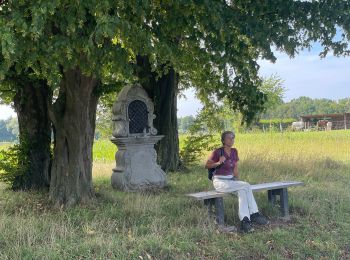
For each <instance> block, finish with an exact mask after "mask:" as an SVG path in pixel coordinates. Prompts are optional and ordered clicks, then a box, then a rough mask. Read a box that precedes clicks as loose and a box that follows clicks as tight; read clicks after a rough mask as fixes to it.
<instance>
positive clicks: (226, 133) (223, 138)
mask: <svg viewBox="0 0 350 260" xmlns="http://www.w3.org/2000/svg"><path fill="white" fill-rule="evenodd" d="M229 134H230V135H233V137H235V133H234V132H233V131H225V132H223V133H222V134H221V142H222V144H225V138H226V135H229Z"/></svg>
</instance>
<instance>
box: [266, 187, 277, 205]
mask: <svg viewBox="0 0 350 260" xmlns="http://www.w3.org/2000/svg"><path fill="white" fill-rule="evenodd" d="M267 199H268V201H269V203H270V204H271V206H274V205H275V203H276V193H275V192H274V190H268V191H267Z"/></svg>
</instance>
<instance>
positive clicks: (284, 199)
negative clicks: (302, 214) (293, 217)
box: [267, 188, 290, 220]
mask: <svg viewBox="0 0 350 260" xmlns="http://www.w3.org/2000/svg"><path fill="white" fill-rule="evenodd" d="M276 195H278V196H279V198H280V201H279V204H280V210H281V215H282V217H283V218H284V219H286V220H288V219H290V216H289V206H288V190H287V188H282V189H276V190H268V191H267V198H268V201H269V203H271V205H272V206H274V205H275V203H276Z"/></svg>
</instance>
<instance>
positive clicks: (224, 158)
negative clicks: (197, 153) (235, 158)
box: [218, 156, 226, 165]
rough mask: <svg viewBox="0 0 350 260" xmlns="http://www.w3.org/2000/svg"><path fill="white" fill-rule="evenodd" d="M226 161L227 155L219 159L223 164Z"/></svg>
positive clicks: (219, 162)
mask: <svg viewBox="0 0 350 260" xmlns="http://www.w3.org/2000/svg"><path fill="white" fill-rule="evenodd" d="M225 161H226V157H225V156H220V159H219V161H218V164H219V165H220V164H222V163H223V162H225Z"/></svg>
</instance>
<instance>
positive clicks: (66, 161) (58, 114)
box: [50, 69, 98, 206]
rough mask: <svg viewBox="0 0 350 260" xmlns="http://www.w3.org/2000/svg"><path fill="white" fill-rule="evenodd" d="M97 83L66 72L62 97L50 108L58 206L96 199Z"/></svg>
mask: <svg viewBox="0 0 350 260" xmlns="http://www.w3.org/2000/svg"><path fill="white" fill-rule="evenodd" d="M96 86H97V81H96V80H95V79H94V78H92V77H89V76H85V75H83V74H82V72H81V71H80V70H79V69H72V70H69V71H66V72H64V73H63V78H62V82H61V85H60V93H59V96H58V98H57V100H56V102H55V104H54V105H53V109H52V110H51V109H50V116H51V118H52V121H53V123H54V131H55V147H54V157H53V162H52V170H51V185H50V199H51V200H52V202H54V204H56V206H61V205H65V206H71V205H74V204H77V203H86V202H88V201H90V200H91V199H92V198H94V190H93V185H92V146H93V141H94V134H95V119H96V108H97V102H98V97H97V95H95V93H94V90H95V88H96Z"/></svg>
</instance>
